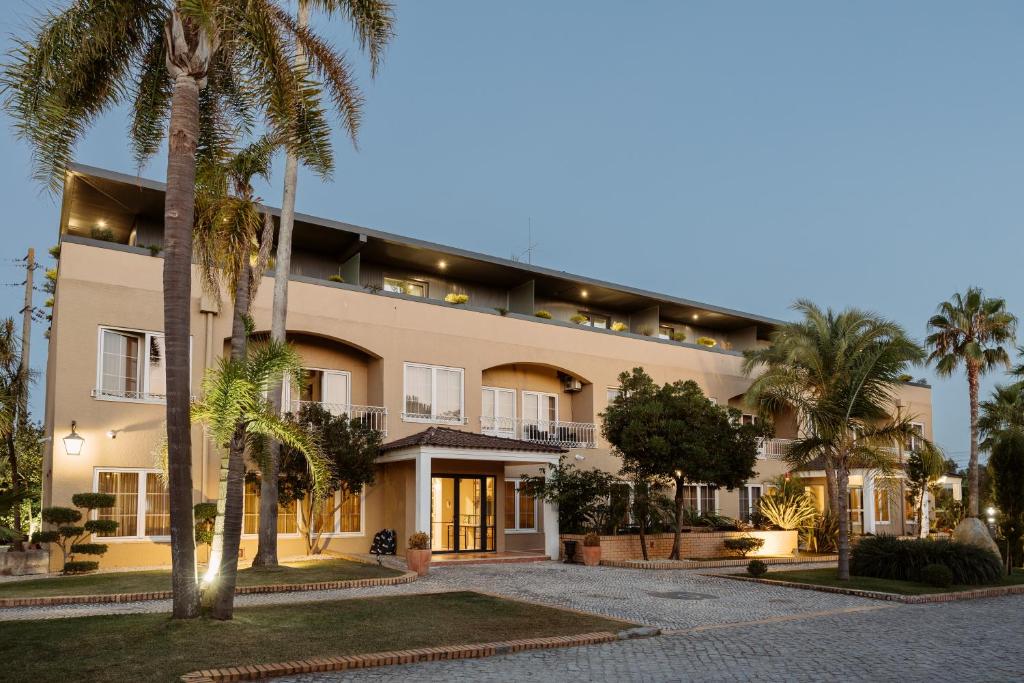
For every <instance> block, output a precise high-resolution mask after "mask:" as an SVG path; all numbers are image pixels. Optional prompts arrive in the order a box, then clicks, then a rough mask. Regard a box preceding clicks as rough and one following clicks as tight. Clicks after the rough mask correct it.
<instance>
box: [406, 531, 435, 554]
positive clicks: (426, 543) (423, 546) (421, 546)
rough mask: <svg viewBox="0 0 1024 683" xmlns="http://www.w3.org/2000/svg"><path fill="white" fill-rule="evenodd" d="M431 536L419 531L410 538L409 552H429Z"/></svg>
mask: <svg viewBox="0 0 1024 683" xmlns="http://www.w3.org/2000/svg"><path fill="white" fill-rule="evenodd" d="M429 549H430V536H428V535H427V534H426V532H423V531H417V532H416V533H414V534H413V535H412V536H410V537H409V550H429Z"/></svg>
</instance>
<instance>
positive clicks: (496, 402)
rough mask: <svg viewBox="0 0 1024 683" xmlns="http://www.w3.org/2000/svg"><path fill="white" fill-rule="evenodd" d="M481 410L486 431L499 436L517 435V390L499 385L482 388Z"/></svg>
mask: <svg viewBox="0 0 1024 683" xmlns="http://www.w3.org/2000/svg"><path fill="white" fill-rule="evenodd" d="M481 392H482V393H481V406H482V407H481V411H482V414H483V424H482V425H481V427H482V428H483V431H484V432H487V433H489V434H495V435H497V436H515V433H516V391H515V389H501V388H498V387H484V388H483V389H482V390H481Z"/></svg>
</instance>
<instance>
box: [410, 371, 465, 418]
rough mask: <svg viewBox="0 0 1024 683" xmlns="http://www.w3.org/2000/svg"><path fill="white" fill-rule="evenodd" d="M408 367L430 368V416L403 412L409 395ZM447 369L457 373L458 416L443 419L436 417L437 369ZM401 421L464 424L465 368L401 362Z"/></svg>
mask: <svg viewBox="0 0 1024 683" xmlns="http://www.w3.org/2000/svg"><path fill="white" fill-rule="evenodd" d="M409 368H426V369H427V370H430V371H431V372H430V411H431V414H430V417H421V416H419V415H409V414H408V413H406V412H405V400H406V397H407V396H408V395H409V386H408V382H409V373H408V369H409ZM438 370H448V371H453V372H457V373H459V417H458V418H457V419H454V420H452V419H445V418H442V417H437V371H438ZM402 422H420V423H424V424H465V423H466V370H465V368H453V367H449V366H447V365H431V364H429V363H412V362H408V361H406V362H405V363H403V364H402Z"/></svg>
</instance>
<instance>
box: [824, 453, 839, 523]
mask: <svg viewBox="0 0 1024 683" xmlns="http://www.w3.org/2000/svg"><path fill="white" fill-rule="evenodd" d="M825 486H826V487H827V488H828V509H829V512H831V513H832V514H833V515H835V516H837V517H838V516H839V486H838V484H837V482H836V468H834V467H828V466H827V465H826V467H825Z"/></svg>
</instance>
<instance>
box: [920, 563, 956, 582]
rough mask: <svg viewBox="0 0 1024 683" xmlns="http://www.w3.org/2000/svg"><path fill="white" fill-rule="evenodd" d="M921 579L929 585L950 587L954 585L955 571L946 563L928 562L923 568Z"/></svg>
mask: <svg viewBox="0 0 1024 683" xmlns="http://www.w3.org/2000/svg"><path fill="white" fill-rule="evenodd" d="M921 581H923V582H924V583H927V584H928V585H929V586H936V587H938V588H949V587H950V586H952V585H953V572H952V571H951V570H950V568H949V567H947V566H946V565H944V564H927V565H925V566H924V568H923V569H921Z"/></svg>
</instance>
